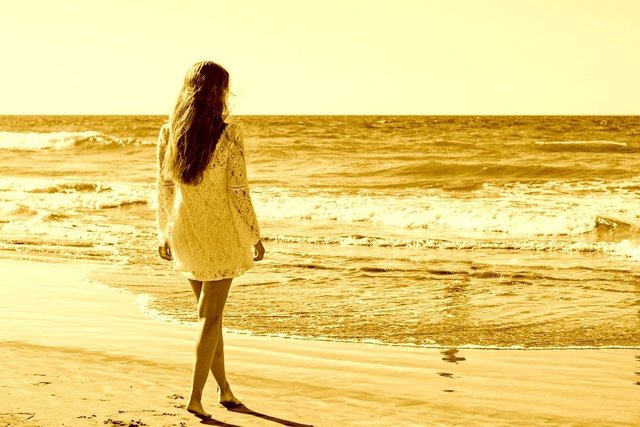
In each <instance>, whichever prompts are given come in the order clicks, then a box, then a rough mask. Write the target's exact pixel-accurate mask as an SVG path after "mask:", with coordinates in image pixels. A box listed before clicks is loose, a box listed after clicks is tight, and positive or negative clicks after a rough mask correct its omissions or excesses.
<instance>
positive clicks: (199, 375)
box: [187, 279, 231, 417]
mask: <svg viewBox="0 0 640 427" xmlns="http://www.w3.org/2000/svg"><path fill="white" fill-rule="evenodd" d="M230 285H231V279H223V280H217V281H211V282H203V283H202V289H201V291H200V297H199V298H198V333H197V336H196V361H195V364H194V366H193V378H192V385H191V397H190V398H189V403H188V404H187V410H188V411H189V412H192V413H194V414H196V415H198V416H200V417H209V415H208V414H207V413H205V412H204V408H203V407H202V391H203V390H204V385H205V383H206V382H207V377H208V376H209V370H210V369H211V368H212V364H213V360H214V355H215V352H216V347H217V346H218V340H219V338H220V335H221V334H220V331H221V328H222V312H223V310H224V305H225V303H226V301H227V295H228V294H229V286H230ZM192 286H193V284H192ZM194 292H195V289H194Z"/></svg>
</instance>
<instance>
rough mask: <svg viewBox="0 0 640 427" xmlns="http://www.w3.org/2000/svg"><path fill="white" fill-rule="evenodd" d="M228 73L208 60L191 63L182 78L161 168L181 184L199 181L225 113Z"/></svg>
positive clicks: (221, 129) (214, 144)
mask: <svg viewBox="0 0 640 427" xmlns="http://www.w3.org/2000/svg"><path fill="white" fill-rule="evenodd" d="M228 91H229V73H228V72H227V70H225V69H224V68H222V67H221V66H220V65H218V64H216V63H215V62H211V61H203V62H198V63H196V64H194V65H193V66H192V67H191V68H190V69H189V71H188V72H187V75H186V76H185V78H184V84H183V85H182V89H181V90H180V95H178V100H177V101H176V106H175V108H174V109H173V113H172V114H171V118H170V120H169V126H170V132H169V143H168V145H167V151H166V153H165V156H164V165H163V170H164V174H165V175H166V178H168V179H172V180H175V181H177V182H180V183H183V184H190V185H196V184H198V183H200V182H201V181H202V177H203V174H204V171H205V169H206V168H207V166H208V165H209V162H210V161H211V157H212V156H213V152H214V150H215V149H216V145H217V143H218V139H219V138H220V135H221V134H222V132H223V131H224V126H225V122H224V120H225V118H226V116H227V93H228Z"/></svg>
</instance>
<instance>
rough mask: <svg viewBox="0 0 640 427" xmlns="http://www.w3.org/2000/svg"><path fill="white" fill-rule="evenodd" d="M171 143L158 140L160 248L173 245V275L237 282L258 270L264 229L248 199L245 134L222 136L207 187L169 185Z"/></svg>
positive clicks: (236, 129) (165, 133)
mask: <svg viewBox="0 0 640 427" xmlns="http://www.w3.org/2000/svg"><path fill="white" fill-rule="evenodd" d="M168 140H169V127H168V125H164V126H163V127H162V129H161V130H160V135H159V137H158V174H157V190H158V210H157V220H158V221H157V222H158V242H159V243H160V244H163V243H164V242H165V239H168V241H169V243H170V245H171V250H172V255H173V269H174V270H176V271H180V272H182V273H184V274H185V275H186V276H187V277H188V278H190V279H195V280H220V279H224V278H230V277H237V276H240V275H241V274H243V273H244V272H245V271H246V270H248V269H249V268H251V267H253V245H255V244H256V243H257V242H258V240H259V239H260V229H259V226H258V221H257V219H256V214H255V212H254V209H253V204H252V203H251V197H250V195H249V185H248V183H247V171H246V166H245V160H244V142H243V135H242V129H241V128H240V126H238V125H236V124H229V125H227V127H226V128H225V130H224V132H223V133H222V135H221V136H220V140H219V141H218V144H217V145H216V149H215V152H214V154H213V156H212V159H211V162H210V163H209V166H208V167H207V169H206V170H205V172H204V175H203V179H202V182H200V183H199V184H197V185H186V184H179V183H174V182H173V181H167V180H165V179H164V177H163V175H162V170H161V166H162V163H163V158H164V152H165V148H166V146H167V142H168Z"/></svg>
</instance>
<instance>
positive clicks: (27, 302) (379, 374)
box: [0, 257, 640, 426]
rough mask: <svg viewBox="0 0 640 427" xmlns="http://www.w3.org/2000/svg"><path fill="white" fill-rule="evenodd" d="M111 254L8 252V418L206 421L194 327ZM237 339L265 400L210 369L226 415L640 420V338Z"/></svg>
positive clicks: (235, 362)
mask: <svg viewBox="0 0 640 427" xmlns="http://www.w3.org/2000/svg"><path fill="white" fill-rule="evenodd" d="M16 258H17V257H16ZM103 266H104V265H103V264H99V263H95V262H86V261H71V260H53V259H47V258H46V257H43V258H42V259H39V260H29V261H26V260H20V259H3V260H1V261H0V271H2V272H3V276H4V277H5V278H9V279H10V280H8V281H5V284H4V285H3V286H1V287H0V343H1V344H0V354H2V356H0V357H1V358H2V360H3V365H4V366H5V368H4V369H3V370H4V373H3V381H2V384H0V386H1V388H0V390H2V393H3V399H2V403H0V422H7V423H9V424H10V425H63V424H66V425H78V424H82V425H118V422H130V423H131V422H135V423H138V421H139V423H138V424H133V425H145V424H146V425H176V426H177V425H181V423H183V424H182V425H196V424H200V421H199V420H197V419H195V418H194V417H192V416H190V415H189V414H188V413H186V411H184V409H182V408H181V407H180V406H181V405H184V404H185V403H186V402H185V401H184V398H185V397H187V396H188V388H189V381H190V370H191V363H192V347H193V335H194V331H195V329H194V328H195V326H193V327H189V325H184V324H183V325H181V324H176V323H169V322H164V321H160V320H157V319H154V318H152V317H150V316H148V315H145V314H143V313H141V312H140V311H139V309H138V306H137V305H136V302H135V298H136V295H134V294H131V293H129V292H127V291H121V290H118V289H114V288H110V287H107V286H106V285H98V284H95V283H93V284H92V283H90V282H88V281H87V279H86V277H87V275H88V274H89V273H90V272H91V271H93V270H95V269H96V268H99V267H103ZM224 339H225V350H226V354H227V366H228V376H229V379H230V382H231V384H232V385H233V387H234V391H235V393H236V394H237V395H238V397H240V398H241V399H242V400H243V401H244V402H245V403H246V405H247V406H248V407H249V408H251V409H252V410H253V411H255V412H253V413H250V414H247V413H245V414H241V413H233V412H229V411H224V410H222V409H221V408H217V407H215V405H214V403H215V398H214V396H215V384H214V381H213V380H212V379H210V380H209V382H208V383H207V387H206V389H205V394H206V396H208V398H207V399H206V401H205V405H206V408H207V409H208V410H209V411H210V412H211V413H212V415H213V417H214V419H215V420H217V421H218V424H217V425H274V422H275V423H280V424H284V425H317V426H321V425H327V426H329V425H374V426H378V425H379V426H386V425H407V426H408V425H486V424H492V425H513V424H522V423H524V422H526V423H547V424H598V425H634V424H636V423H637V422H639V421H640V409H639V408H637V404H636V402H637V401H638V398H640V349H637V348H630V349H603V348H596V349H562V350H553V349H527V348H524V349H513V348H511V349H473V348H465V347H464V346H462V347H457V348H448V349H445V348H423V347H417V346H415V347H414V346H394V345H380V344H367V343H351V342H339V341H329V340H305V339H296V338H277V337H264V336H251V335H244V334H234V333H225V336H224ZM181 397H182V398H181ZM130 420H131V421H130ZM221 423H223V424H221ZM224 423H227V424H224ZM287 423H288V424H287Z"/></svg>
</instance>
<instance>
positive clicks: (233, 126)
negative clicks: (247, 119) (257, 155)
mask: <svg viewBox="0 0 640 427" xmlns="http://www.w3.org/2000/svg"><path fill="white" fill-rule="evenodd" d="M224 133H225V134H226V136H227V138H229V140H231V141H242V138H243V132H242V127H241V126H240V125H239V124H238V123H229V124H227V127H225V129H224Z"/></svg>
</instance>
